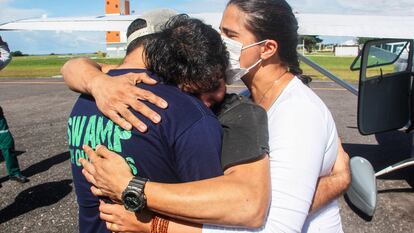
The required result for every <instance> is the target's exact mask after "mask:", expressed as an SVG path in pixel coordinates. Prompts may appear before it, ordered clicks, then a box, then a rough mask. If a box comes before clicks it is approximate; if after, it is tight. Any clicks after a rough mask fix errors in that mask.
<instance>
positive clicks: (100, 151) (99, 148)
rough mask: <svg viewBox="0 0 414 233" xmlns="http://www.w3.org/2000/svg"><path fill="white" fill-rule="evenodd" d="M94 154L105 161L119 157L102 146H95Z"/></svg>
mask: <svg viewBox="0 0 414 233" xmlns="http://www.w3.org/2000/svg"><path fill="white" fill-rule="evenodd" d="M96 153H97V154H98V155H99V156H101V157H102V158H105V159H109V158H112V157H114V156H119V155H118V154H116V153H114V152H112V151H110V150H108V148H106V147H105V146H103V145H97V146H96Z"/></svg>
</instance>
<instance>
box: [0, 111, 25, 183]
mask: <svg viewBox="0 0 414 233" xmlns="http://www.w3.org/2000/svg"><path fill="white" fill-rule="evenodd" d="M0 150H1V153H2V155H3V158H4V161H5V162H6V168H7V173H8V174H9V178H10V180H14V181H17V182H20V183H26V182H28V181H29V180H28V179H27V178H26V177H25V176H23V175H22V173H21V172H20V168H19V163H18V161H17V157H16V153H15V151H14V140H13V136H12V134H11V133H10V131H9V126H8V125H7V121H6V118H5V117H4V114H3V109H2V108H1V106H0Z"/></svg>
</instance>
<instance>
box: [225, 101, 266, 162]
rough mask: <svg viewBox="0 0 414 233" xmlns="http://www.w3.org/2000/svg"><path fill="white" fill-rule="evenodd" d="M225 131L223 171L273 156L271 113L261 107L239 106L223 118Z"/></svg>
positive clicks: (229, 110) (228, 111)
mask: <svg viewBox="0 0 414 233" xmlns="http://www.w3.org/2000/svg"><path fill="white" fill-rule="evenodd" d="M219 119H220V123H221V125H222V127H223V147H222V154H221V164H222V167H223V169H226V168H228V167H231V166H234V165H237V164H240V163H245V162H248V161H254V160H256V159H258V158H260V157H261V156H263V155H264V154H268V153H269V134H268V125H267V113H266V111H265V110H264V109H263V108H261V107H260V106H258V105H255V104H253V103H247V102H238V103H236V104H235V106H232V107H231V108H230V109H228V110H226V111H225V112H224V113H222V114H220V116H219Z"/></svg>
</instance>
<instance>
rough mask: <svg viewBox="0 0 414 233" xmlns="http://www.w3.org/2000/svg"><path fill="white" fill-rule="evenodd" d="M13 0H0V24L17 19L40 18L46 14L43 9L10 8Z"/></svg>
mask: <svg viewBox="0 0 414 233" xmlns="http://www.w3.org/2000/svg"><path fill="white" fill-rule="evenodd" d="M13 2H14V0H0V23H6V22H10V21H13V20H18V19H27V18H35V17H40V16H42V15H43V14H47V11H46V10H43V9H19V8H14V7H12V6H10V4H11V3H13Z"/></svg>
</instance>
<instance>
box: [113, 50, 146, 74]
mask: <svg viewBox="0 0 414 233" xmlns="http://www.w3.org/2000/svg"><path fill="white" fill-rule="evenodd" d="M143 52H144V48H143V47H142V46H141V47H138V48H136V49H135V50H134V51H132V52H131V53H129V54H128V55H127V56H126V57H125V58H124V62H123V63H122V64H121V65H119V66H118V67H117V69H145V68H146V67H145V62H144V53H143Z"/></svg>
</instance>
